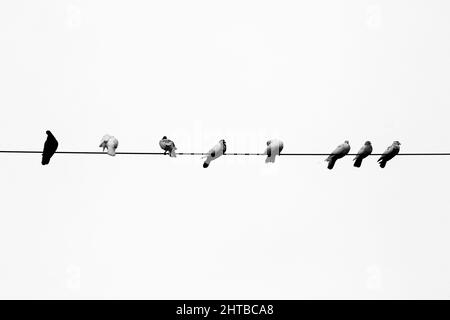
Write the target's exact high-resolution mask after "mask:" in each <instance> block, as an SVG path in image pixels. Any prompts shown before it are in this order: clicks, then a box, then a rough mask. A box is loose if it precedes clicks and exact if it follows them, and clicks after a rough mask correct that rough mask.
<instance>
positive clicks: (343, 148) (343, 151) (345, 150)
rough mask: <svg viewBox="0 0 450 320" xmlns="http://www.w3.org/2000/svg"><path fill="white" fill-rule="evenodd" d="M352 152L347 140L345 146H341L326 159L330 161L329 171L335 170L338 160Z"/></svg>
mask: <svg viewBox="0 0 450 320" xmlns="http://www.w3.org/2000/svg"><path fill="white" fill-rule="evenodd" d="M349 151H350V144H349V142H348V140H345V142H344V143H343V144H340V145H339V146H338V147H337V148H336V149H334V151H333V152H332V153H331V154H330V155H329V156H328V158H326V159H325V161H328V169H330V170H331V169H333V167H334V164H335V163H336V160H338V159H340V158H343V157H345V155H346V154H347V153H348V152H349Z"/></svg>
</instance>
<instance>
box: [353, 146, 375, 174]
mask: <svg viewBox="0 0 450 320" xmlns="http://www.w3.org/2000/svg"><path fill="white" fill-rule="evenodd" d="M372 150H373V148H372V143H370V141H366V142H365V143H364V145H363V146H362V147H361V149H359V151H358V154H357V155H356V157H355V158H354V159H353V161H355V163H354V164H353V166H355V167H357V168H359V167H361V163H362V161H363V159H364V158H366V157H367V156H368V155H369V154H371V153H372Z"/></svg>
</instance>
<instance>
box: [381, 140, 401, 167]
mask: <svg viewBox="0 0 450 320" xmlns="http://www.w3.org/2000/svg"><path fill="white" fill-rule="evenodd" d="M399 152H400V142H398V141H394V142H393V143H392V145H391V146H389V147H388V148H387V149H386V151H385V152H383V154H382V155H381V157H380V159H378V162H379V163H380V167H381V168H384V167H385V166H386V163H387V162H388V161H389V160H391V159H392V158H394V157H395V156H396V155H397V154H398V153H399Z"/></svg>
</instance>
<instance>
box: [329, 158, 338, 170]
mask: <svg viewBox="0 0 450 320" xmlns="http://www.w3.org/2000/svg"><path fill="white" fill-rule="evenodd" d="M335 162H336V159H334V158H331V159H330V160H328V169H330V170H331V169H333V167H334V163H335Z"/></svg>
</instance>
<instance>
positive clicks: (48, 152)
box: [41, 130, 58, 166]
mask: <svg viewBox="0 0 450 320" xmlns="http://www.w3.org/2000/svg"><path fill="white" fill-rule="evenodd" d="M45 133H46V134H47V140H45V143H44V150H43V151H42V162H41V163H42V165H43V166H45V165H47V164H49V163H50V158H51V157H52V156H53V155H54V154H55V152H56V149H58V141H57V140H56V138H55V136H54V135H53V134H52V133H51V132H50V130H47V131H46V132H45Z"/></svg>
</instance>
